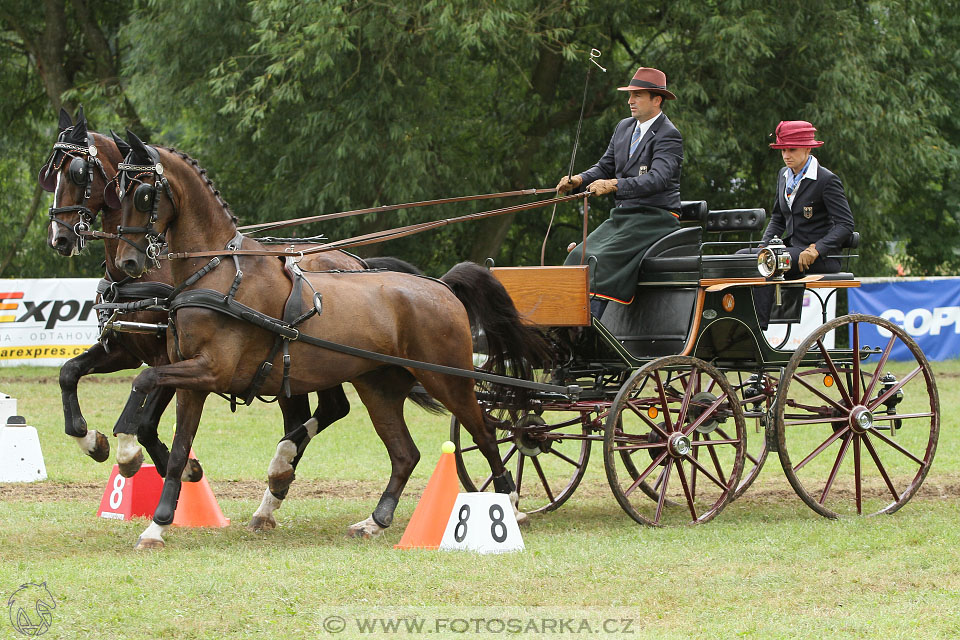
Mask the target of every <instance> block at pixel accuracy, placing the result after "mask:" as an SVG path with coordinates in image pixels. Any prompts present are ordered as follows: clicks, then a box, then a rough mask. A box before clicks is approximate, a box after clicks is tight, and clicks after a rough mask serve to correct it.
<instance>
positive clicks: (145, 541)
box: [135, 536, 164, 551]
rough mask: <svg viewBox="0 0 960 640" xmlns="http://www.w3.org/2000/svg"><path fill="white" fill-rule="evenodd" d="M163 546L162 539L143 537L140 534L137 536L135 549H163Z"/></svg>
mask: <svg viewBox="0 0 960 640" xmlns="http://www.w3.org/2000/svg"><path fill="white" fill-rule="evenodd" d="M163 547H164V544H163V540H157V539H156V538H144V537H143V536H141V537H139V538H137V546H136V547H135V548H136V550H137V551H143V550H144V549H163Z"/></svg>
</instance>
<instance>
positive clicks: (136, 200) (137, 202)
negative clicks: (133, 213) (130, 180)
mask: <svg viewBox="0 0 960 640" xmlns="http://www.w3.org/2000/svg"><path fill="white" fill-rule="evenodd" d="M156 198H157V190H156V188H154V186H153V185H152V184H146V183H144V184H141V185H140V186H139V187H137V189H136V191H134V192H133V206H135V207H136V208H137V211H140V212H142V213H150V212H152V211H153V202H154V200H156ZM151 222H152V220H151Z"/></svg>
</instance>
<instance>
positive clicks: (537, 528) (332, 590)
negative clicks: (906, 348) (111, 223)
mask: <svg viewBox="0 0 960 640" xmlns="http://www.w3.org/2000/svg"><path fill="white" fill-rule="evenodd" d="M934 369H935V371H936V374H937V381H938V385H939V391H940V401H941V407H942V412H941V414H942V425H941V436H940V442H939V446H938V450H937V457H936V460H935V461H934V464H933V469H932V471H931V472H930V475H929V477H928V479H927V482H926V484H925V485H924V487H923V488H921V490H920V492H919V494H918V495H917V496H916V497H915V498H914V499H913V500H912V501H911V502H910V503H908V504H907V505H906V506H905V507H904V508H903V509H902V510H901V511H899V512H898V513H897V514H895V515H893V516H889V517H876V518H850V519H844V520H840V521H829V520H825V519H823V518H820V517H819V516H817V515H815V514H814V513H813V512H812V511H810V510H809V509H808V508H807V507H806V506H805V505H804V504H803V503H802V502H800V500H799V499H798V498H796V496H795V495H793V494H792V491H791V489H790V487H789V485H788V484H787V482H786V481H785V480H784V479H783V475H782V471H781V470H780V468H779V462H778V460H777V459H776V457H775V456H771V458H770V459H769V460H768V463H767V465H766V467H765V468H764V470H763V472H762V474H761V476H760V478H759V480H758V481H757V485H756V486H755V487H753V488H751V490H750V491H748V492H747V494H746V495H745V496H744V497H743V498H741V499H740V500H739V501H737V502H735V503H733V504H731V505H730V506H728V507H727V508H726V509H725V510H724V511H723V512H722V513H721V514H720V515H719V516H718V517H717V518H716V519H714V520H713V521H712V522H710V523H708V524H706V525H703V526H698V527H672V528H664V529H650V528H644V527H640V526H639V525H636V524H635V523H634V522H633V521H632V520H630V519H629V518H628V517H627V516H626V515H625V514H624V513H623V512H622V511H621V510H620V508H619V506H618V505H617V504H616V502H615V501H614V499H613V497H612V496H611V495H610V492H609V488H608V487H607V486H606V479H605V475H604V471H603V467H602V455H601V449H600V447H599V446H595V448H594V451H593V455H592V456H591V461H590V467H589V469H588V471H587V475H586V477H585V478H584V481H583V484H582V485H581V487H580V488H579V489H578V491H577V492H576V494H575V495H574V496H573V497H572V498H571V499H570V501H569V502H568V503H567V504H566V505H564V506H563V507H562V508H561V509H559V510H558V511H555V512H552V513H547V514H540V515H536V516H534V517H533V522H532V524H531V526H530V527H528V528H526V529H525V530H524V532H523V535H524V542H525V544H526V550H525V551H524V552H522V553H514V554H506V555H502V556H474V555H468V554H461V553H441V552H430V551H412V552H411V551H404V552H401V551H396V550H394V549H393V545H394V544H395V543H396V542H397V541H399V539H400V536H401V535H402V532H403V527H404V526H405V524H406V522H407V521H408V520H409V518H410V515H411V513H412V512H413V509H414V507H415V506H416V498H417V497H418V495H419V492H420V491H421V490H422V488H423V486H424V485H425V484H426V481H427V479H428V478H429V476H430V473H431V471H432V470H433V467H434V464H435V463H436V460H437V458H438V456H439V444H440V443H441V442H442V441H443V440H445V439H446V438H447V436H448V419H447V418H444V417H436V416H428V415H427V414H424V413H423V412H421V411H419V410H416V409H410V410H409V411H408V421H409V422H410V425H411V432H412V434H413V436H414V439H415V440H416V442H417V444H418V446H419V447H420V449H421V452H422V454H423V458H422V461H421V463H420V465H419V467H418V468H417V470H416V471H415V473H414V476H413V478H412V479H411V481H410V484H409V485H408V487H407V491H406V493H405V494H404V499H403V500H402V501H401V503H400V506H399V507H398V509H397V519H396V524H395V526H394V527H392V528H390V529H388V530H387V532H386V533H385V534H384V535H383V536H382V537H381V538H379V539H376V540H368V541H356V540H351V539H347V538H346V537H345V535H344V530H345V527H346V526H347V525H348V524H350V523H353V522H355V521H357V520H360V519H362V518H364V517H366V516H367V515H368V514H369V513H370V511H371V510H372V509H373V507H374V506H375V505H376V501H377V497H378V496H379V494H380V492H381V491H382V489H383V486H384V485H385V483H386V481H387V478H388V475H389V462H388V459H387V455H386V452H385V450H384V448H383V445H382V444H381V443H380V442H379V440H378V439H377V437H376V435H375V433H374V431H373V428H372V427H371V425H370V423H369V419H368V418H367V417H366V414H365V413H364V412H363V410H362V407H360V406H357V405H356V398H355V395H354V394H353V393H352V390H350V392H349V394H348V395H350V397H351V400H352V401H353V402H354V404H355V408H354V411H353V412H352V413H351V415H350V416H349V417H348V418H347V419H346V420H345V421H343V423H341V424H337V425H334V426H333V427H331V428H330V429H329V430H328V431H326V432H324V433H323V434H322V435H321V436H320V437H319V438H318V439H317V440H316V441H315V442H313V443H312V444H311V445H310V447H309V448H308V450H307V452H306V455H305V456H304V459H303V462H302V463H301V465H300V467H299V469H298V474H297V476H298V481H297V482H295V483H294V485H293V487H292V488H291V491H290V497H289V499H288V500H287V501H286V503H285V504H284V506H283V508H282V509H281V510H280V511H279V512H278V513H277V516H278V520H279V522H280V525H281V526H280V527H279V528H278V529H277V530H275V531H271V532H267V533H253V532H250V531H247V530H246V529H245V528H244V526H243V525H244V524H245V523H246V522H247V520H248V519H249V517H250V515H251V514H252V512H253V510H254V509H255V508H256V505H257V504H258V502H259V498H260V496H261V494H262V491H263V487H264V486H265V483H261V482H255V481H262V480H264V479H265V476H266V467H267V464H268V462H269V459H270V457H271V456H272V454H273V451H274V448H275V445H276V441H277V439H278V438H279V435H280V431H281V430H280V426H279V425H280V418H279V412H278V411H277V409H276V406H275V405H262V404H258V405H255V406H254V407H247V408H240V409H239V410H238V412H237V413H236V414H231V413H230V411H229V406H228V405H227V403H225V402H224V401H222V400H220V399H218V398H215V397H212V398H210V399H209V400H208V402H207V408H206V409H207V410H206V412H205V415H204V419H203V422H202V424H201V426H200V432H199V435H198V438H197V442H196V444H195V447H194V448H195V451H196V453H197V454H198V457H199V458H200V459H201V461H202V463H203V465H204V468H205V471H206V473H207V476H208V478H209V479H210V480H211V482H212V483H213V486H214V490H215V491H217V490H218V488H219V489H220V490H221V492H222V493H227V491H226V489H227V487H228V484H227V483H228V481H246V482H244V483H243V484H241V485H238V486H240V487H243V488H244V490H246V489H247V488H248V487H249V488H250V495H249V496H243V495H240V496H237V497H236V498H221V499H220V504H221V507H222V508H223V510H224V512H225V514H226V515H227V516H228V517H229V518H231V519H232V525H231V526H230V527H228V528H226V529H221V530H201V529H179V528H175V529H172V530H171V531H170V532H168V534H167V536H166V541H167V548H166V549H165V550H163V551H162V552H159V553H152V552H150V553H141V552H135V551H134V550H133V544H134V542H135V540H136V538H137V536H138V535H139V533H140V532H141V531H142V530H143V528H144V527H145V526H146V521H143V520H138V521H132V522H117V521H110V520H102V519H97V518H96V517H95V514H96V509H97V498H98V497H99V489H98V488H97V487H99V486H100V485H102V484H103V483H105V481H106V477H107V475H108V474H109V471H110V469H109V464H102V465H98V464H96V463H95V462H93V461H92V460H90V459H89V458H87V457H85V456H82V455H81V454H80V453H79V451H78V449H77V447H76V445H75V444H74V442H73V441H72V439H70V438H68V437H66V436H64V435H63V426H62V413H61V410H60V401H59V398H60V395H59V389H58V387H57V375H56V370H54V369H3V370H0V390H2V391H4V392H6V393H9V394H11V395H13V396H14V397H16V398H17V400H18V406H19V410H20V413H21V414H23V415H25V416H26V417H27V418H28V423H30V424H32V425H33V426H35V427H36V428H37V429H38V431H39V433H40V438H41V443H42V446H43V451H44V458H45V462H46V466H47V472H48V474H49V475H50V480H48V481H47V482H45V483H40V484H39V485H29V486H28V487H24V486H22V485H0V601H2V602H4V603H5V602H6V597H7V596H9V595H10V594H11V593H13V591H15V590H16V589H17V588H18V586H19V585H20V584H22V583H25V582H38V583H39V582H41V581H46V583H47V585H48V587H49V588H50V590H51V592H52V593H53V595H54V597H55V598H56V599H57V608H56V609H55V610H54V612H53V615H54V618H53V623H52V625H51V627H50V629H49V631H47V632H46V633H45V634H44V636H43V637H44V638H156V637H164V638H220V637H250V638H254V637H263V636H269V637H280V638H288V637H289V638H300V637H327V636H331V634H329V633H327V632H326V631H325V629H324V627H323V623H324V621H325V620H327V619H328V618H329V617H330V616H340V617H342V618H344V620H345V622H346V624H347V630H346V631H344V632H343V633H341V634H339V637H375V636H377V635H379V636H380V637H382V636H384V635H388V636H390V637H412V636H418V635H422V633H421V634H417V633H413V634H407V633H405V632H401V633H390V634H384V633H380V634H372V633H366V634H361V633H360V631H359V630H358V629H357V626H356V624H357V620H363V619H370V618H390V617H395V616H412V617H414V618H418V617H419V618H423V619H424V620H425V621H426V626H425V627H424V631H423V633H426V632H427V631H438V633H434V635H435V636H436V637H444V636H448V635H453V636H455V637H464V636H470V637H484V636H485V634H484V633H480V634H477V633H473V631H474V627H471V628H470V632H469V633H450V629H451V624H450V621H451V620H454V619H463V620H470V619H484V622H482V623H470V624H481V625H485V624H488V623H489V621H490V620H494V621H496V620H506V619H509V618H514V619H518V620H521V621H522V622H523V623H524V624H530V623H531V621H533V624H541V625H542V624H543V621H544V620H547V621H550V620H553V621H557V620H564V621H568V624H572V625H573V629H577V628H578V627H579V625H580V624H581V622H580V621H581V620H585V621H586V623H587V624H589V625H591V627H590V629H591V631H595V632H599V633H592V634H591V635H594V636H597V637H634V638H644V637H651V638H652V637H656V638H687V637H702V638H730V637H752V638H819V637H827V636H836V637H848V638H861V637H873V638H885V639H886V638H937V637H942V638H953V637H957V636H960V613H958V612H960V571H958V570H957V567H958V566H960V557H958V556H960V529H958V527H957V526H956V525H957V522H958V521H960V495H958V491H957V487H958V486H960V452H958V450H957V443H956V441H955V439H954V438H952V435H953V433H955V431H956V427H957V418H956V415H957V411H956V409H957V408H958V407H960V398H958V397H957V395H958V391H957V389H956V385H955V380H956V378H957V377H958V376H960V363H958V362H949V363H937V364H935V365H934ZM131 379H132V376H131V375H130V374H117V375H111V376H100V377H99V380H98V381H94V380H93V379H88V380H85V381H83V382H81V385H80V399H81V403H82V406H83V408H84V412H85V415H86V417H87V420H88V422H89V424H90V426H91V427H95V428H97V429H99V430H100V431H103V432H106V433H110V432H111V431H112V426H113V421H114V420H115V419H116V416H117V415H118V414H119V409H120V407H121V406H122V404H123V401H124V399H125V398H126V395H127V393H128V391H129V383H130V380H131ZM170 414H171V415H170V416H167V417H166V418H165V421H164V424H163V426H162V430H161V433H162V436H163V437H164V439H166V440H167V441H169V438H170V435H171V432H172V429H173V425H172V411H171V412H170ZM110 440H111V444H112V445H115V442H116V441H115V440H114V439H113V438H111V439H110ZM112 453H114V452H112ZM111 457H112V456H111ZM77 483H88V485H87V490H86V494H84V495H87V494H90V495H92V496H93V497H92V498H90V499H58V500H53V501H38V500H36V499H30V496H29V495H26V496H25V497H24V493H23V492H25V491H30V490H31V489H30V488H29V487H35V488H36V490H37V491H41V490H43V491H46V492H47V493H50V492H52V491H55V490H56V489H57V488H58V487H57V485H75V484H77ZM89 483H93V484H94V485H95V486H94V488H93V489H91V488H90V484H89ZM298 488H299V492H298ZM317 488H319V489H320V490H321V491H322V492H323V494H322V497H316V496H317V495H319V494H318V493H317V492H316V491H314V490H315V489H317ZM229 493H230V495H231V496H234V495H236V492H235V491H233V492H229ZM14 494H15V495H18V496H21V498H22V499H13V498H11V497H10V496H11V495H14ZM305 494H306V495H307V496H308V497H301V496H303V495H305ZM607 619H609V620H614V621H616V624H613V625H610V624H608V626H607V629H606V631H611V630H615V629H619V630H620V631H621V632H620V633H606V632H605V630H604V629H603V628H602V623H603V621H604V620H607ZM538 621H539V622H538ZM621 621H626V622H621ZM547 624H548V625H549V624H550V623H549V622H548V623H547ZM627 624H629V626H628V627H627V626H626V625H627ZM454 626H455V625H454ZM455 628H456V629H460V628H462V625H461V627H455ZM480 628H481V630H483V629H487V630H491V629H492V630H494V631H496V629H497V626H496V623H494V625H493V626H486V627H484V626H481V627H480ZM542 628H543V627H542V626H541V627H540V629H541V630H542ZM568 629H569V627H568ZM581 629H582V628H581ZM528 630H529V629H528ZM567 633H570V631H569V630H568V631H567ZM490 635H492V636H496V637H502V636H504V635H507V634H505V633H492V634H490ZM537 635H548V634H546V633H539V634H537ZM549 635H554V634H549ZM578 635H579V634H578ZM15 637H21V636H19V635H18V634H17V633H16V632H15V631H14V629H13V628H12V626H11V625H10V624H9V623H8V622H7V621H6V616H5V614H4V612H3V611H0V638H15ZM331 637H332V636H331Z"/></svg>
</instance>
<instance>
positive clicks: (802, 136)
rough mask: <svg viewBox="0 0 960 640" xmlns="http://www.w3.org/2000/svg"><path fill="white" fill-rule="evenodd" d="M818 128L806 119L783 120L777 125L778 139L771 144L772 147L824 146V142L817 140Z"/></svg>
mask: <svg viewBox="0 0 960 640" xmlns="http://www.w3.org/2000/svg"><path fill="white" fill-rule="evenodd" d="M816 133H817V128H816V127H814V126H813V125H812V124H810V123H809V122H807V121H806V120H783V121H781V122H780V124H778V125H777V141H776V142H774V143H772V144H771V145H770V148H771V149H800V148H809V149H813V148H814V147H821V146H823V142H821V141H820V140H815V139H814V138H816Z"/></svg>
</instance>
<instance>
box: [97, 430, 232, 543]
mask: <svg viewBox="0 0 960 640" xmlns="http://www.w3.org/2000/svg"><path fill="white" fill-rule="evenodd" d="M190 457H191V458H194V459H196V457H197V456H196V454H194V453H193V449H191V450H190ZM162 490H163V478H161V477H160V475H159V474H157V470H156V467H155V466H154V465H152V464H145V465H143V466H142V467H140V470H139V471H137V473H136V474H134V476H133V477H132V478H124V477H123V476H121V475H120V470H119V467H118V466H117V465H113V471H112V473H111V474H110V479H109V480H108V481H107V486H106V487H105V488H104V490H103V497H102V498H101V499H100V509H99V510H98V511H97V517H99V518H111V519H115V520H130V519H131V518H152V517H153V512H154V510H155V509H156V508H157V502H158V501H159V500H160V493H161V491H162ZM173 524H175V525H177V526H180V527H227V526H229V525H230V518H226V517H224V515H223V511H221V510H220V505H219V504H217V499H216V498H214V497H213V490H212V489H211V488H210V483H209V482H207V476H206V475H204V476H203V478H201V479H200V481H199V482H184V483H182V484H181V485H180V498H179V500H177V510H176V511H174V513H173Z"/></svg>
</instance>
